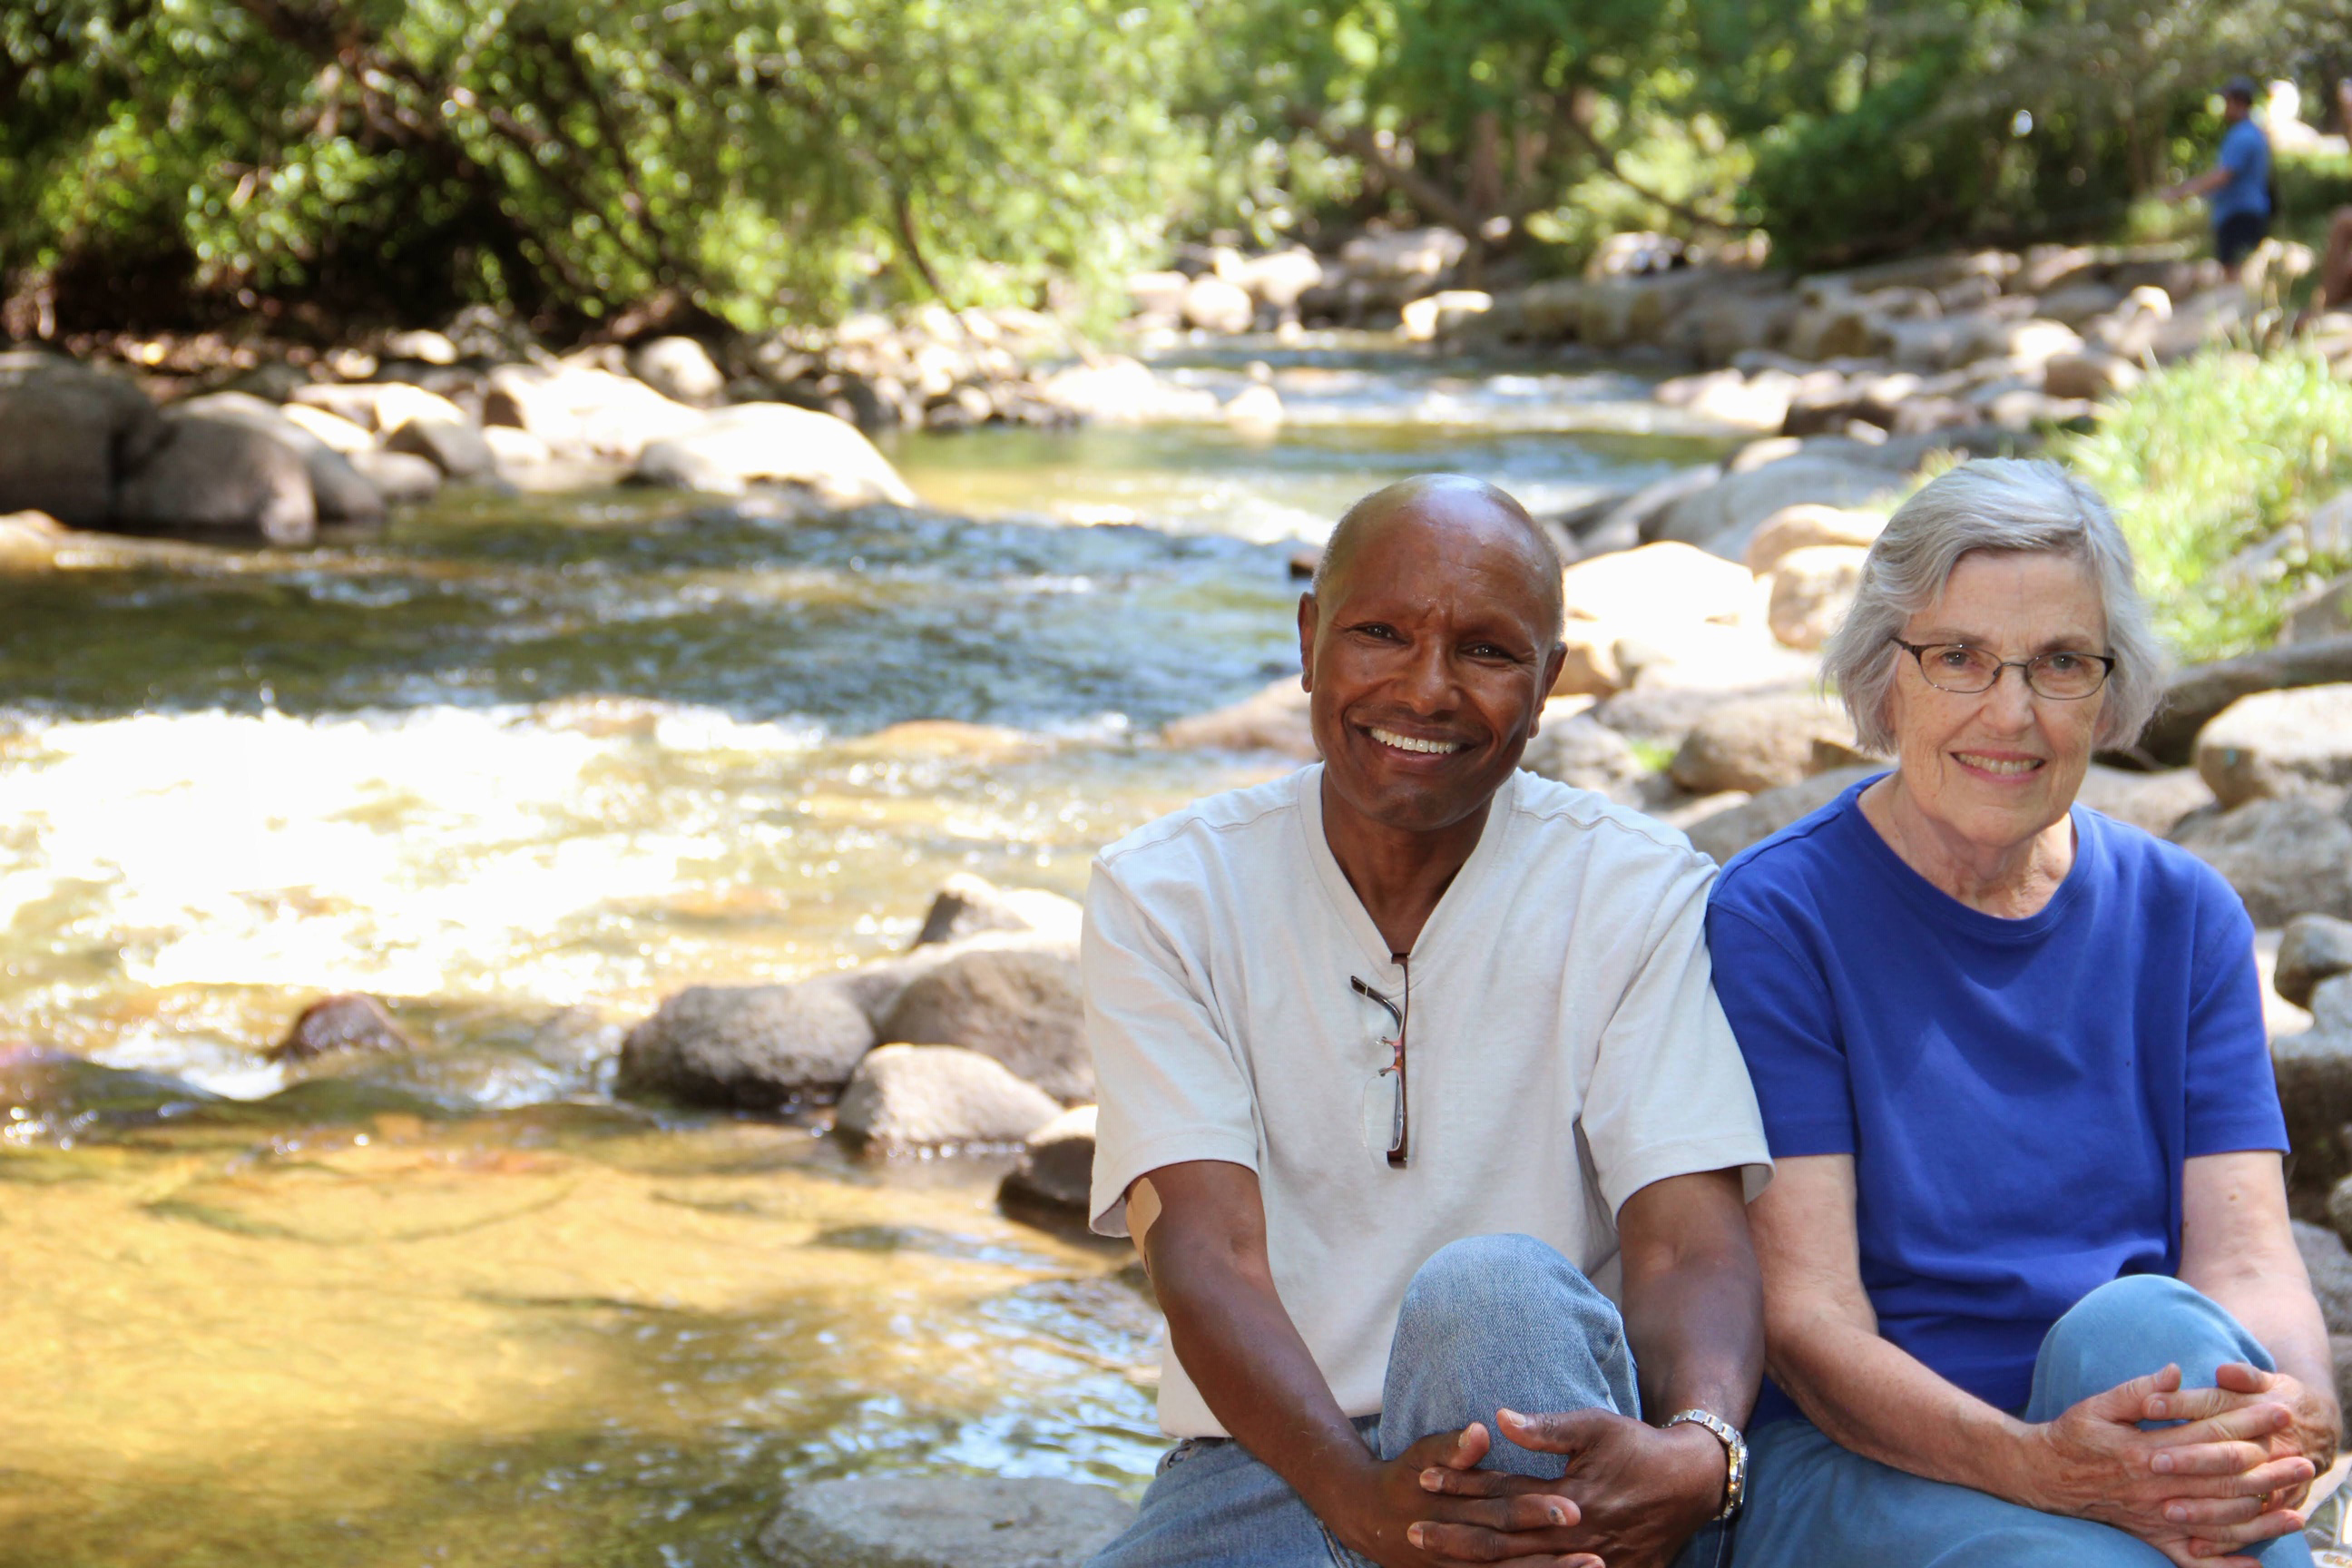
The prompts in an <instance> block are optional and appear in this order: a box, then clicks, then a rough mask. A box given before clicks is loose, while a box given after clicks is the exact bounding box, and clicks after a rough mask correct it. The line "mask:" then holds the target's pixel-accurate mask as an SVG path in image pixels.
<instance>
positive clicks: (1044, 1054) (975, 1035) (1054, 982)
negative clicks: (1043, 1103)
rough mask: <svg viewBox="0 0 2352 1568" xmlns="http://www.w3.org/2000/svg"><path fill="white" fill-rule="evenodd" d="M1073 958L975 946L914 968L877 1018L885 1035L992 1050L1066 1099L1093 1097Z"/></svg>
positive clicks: (985, 1052) (990, 1053)
mask: <svg viewBox="0 0 2352 1568" xmlns="http://www.w3.org/2000/svg"><path fill="white" fill-rule="evenodd" d="M1084 1024H1085V1016H1084V1008H1083V1006H1082V1005H1081V1003H1080V1000H1079V991H1078V965H1077V961H1076V959H1075V958H1074V957H1069V956H1066V955H1064V954H1061V953H1056V952H1040V951H1035V950H1026V949H1022V948H1013V947H972V948H968V949H966V950H965V951H963V952H959V953H956V954H955V955H954V956H952V957H950V958H949V959H948V960H947V961H946V962H944V963H940V964H939V965H938V966H937V967H935V968H933V969H931V970H929V972H927V973H923V974H919V975H918V976H916V977H915V979H914V980H913V981H912V982H910V983H909V984H908V986H907V988H906V990H905V991H903V992H902V993H900V994H899V996H898V1002H897V1003H896V1005H893V1006H892V1007H891V1009H890V1012H889V1015H888V1016H887V1017H885V1018H884V1019H883V1021H882V1026H881V1029H880V1031H879V1033H880V1036H881V1037H882V1039H884V1040H885V1041H889V1042H894V1043H895V1042H905V1043H907V1044H911V1045H942V1046H963V1047H968V1048H969V1049H971V1050H975V1051H978V1052H980V1053H981V1054H982V1055H983V1056H989V1057H993V1058H996V1059H997V1060H998V1061H1000V1062H1002V1063H1003V1064H1004V1065H1005V1066H1006V1067H1008V1068H1012V1069H1013V1072H1014V1073H1015V1074H1016V1075H1018V1076H1019V1077H1021V1078H1024V1079H1028V1080H1029V1081H1030V1082H1031V1083H1034V1084H1035V1085H1036V1086H1037V1087H1038V1088H1040V1089H1044V1090H1045V1092H1046V1093H1048V1094H1050V1095H1052V1096H1053V1097H1054V1098H1055V1099H1056V1100H1060V1101H1061V1102H1062V1103H1063V1104H1065V1105H1076V1104H1078V1103H1080V1102H1082V1101H1086V1100H1093V1099H1094V1097H1095V1068H1094V1059H1093V1058H1092V1057H1091V1056H1090V1055H1088V1053H1087V1043H1086V1037H1085V1030H1084Z"/></svg>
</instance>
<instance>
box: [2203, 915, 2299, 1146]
mask: <svg viewBox="0 0 2352 1568" xmlns="http://www.w3.org/2000/svg"><path fill="white" fill-rule="evenodd" d="M2197 936H2198V942H2197V974H2196V980H2195V985H2196V994H2194V995H2192V996H2191V997H2190V998H2189V1085H2188V1089H2189V1125H2188V1139H2187V1142H2186V1146H2185V1152H2186V1154H2187V1157H2188V1158H2189V1159H2192V1160H2193V1159H2195V1158H2197V1157H2198V1156H2199V1155H2200V1154H2228V1153H2235V1152H2239V1151H2242V1150H2247V1149H2277V1150H2280V1151H2282V1152H2284V1150H2285V1148H2286V1146H2287V1139H2286V1118H2285V1116H2284V1113H2283V1112H2282V1111H2281V1110H2280V1109H2279V1098H2278V1078H2277V1075H2276V1073H2275V1072H2274V1071H2273V1068H2272V1067H2271V1047H2270V1031H2269V1030H2268V1028H2267V1027H2266V1026H2264V1025H2263V990H2262V976H2261V974H2260V973H2259V972H2257V971H2256V969H2255V968H2254V922H2253V921H2252V920H2250V919H2248V918H2247V916H2246V911H2245V907H2244V906H2243V905H2242V904H2241V903H2240V902H2239V901H2238V898H2237V895H2236V894H2235V893H2233V892H2231V890H2230V889H2228V888H2227V887H2226V886H2224V885H2220V879H2219V877H2218V876H2216V877H2215V878H2214V879H2213V883H2212V884H2211V885H2209V886H2208V888H2207V889H2206V891H2205V895H2204V896H2203V897H2201V898H2200V899H2199V900H2198V932H2197Z"/></svg>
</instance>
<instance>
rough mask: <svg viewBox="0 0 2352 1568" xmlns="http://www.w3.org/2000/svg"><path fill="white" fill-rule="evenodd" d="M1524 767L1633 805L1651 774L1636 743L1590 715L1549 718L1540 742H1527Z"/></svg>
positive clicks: (1538, 735)
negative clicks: (1641, 785)
mask: <svg viewBox="0 0 2352 1568" xmlns="http://www.w3.org/2000/svg"><path fill="white" fill-rule="evenodd" d="M1519 766H1521V767H1523V768H1525V769H1527V770H1528V772H1529V773H1537V774H1539V775H1541V776H1542V777H1544V778H1548V779H1557V780H1559V782H1560V783H1561V784H1572V785H1574V786H1575V787H1576V788H1578V789H1589V790H1593V791H1596V792H1598V793H1599V794H1601V795H1607V796H1608V797H1609V798H1610V799H1612V800H1615V801H1619V802H1622V803H1625V804H1628V805H1630V804H1632V802H1633V799H1634V797H1635V795H1636V793H1637V786H1638V785H1639V784H1641V782H1642V780H1643V779H1644V778H1646V777H1648V776H1649V773H1650V770H1649V769H1648V768H1647V767H1644V766H1643V763H1642V757H1641V753H1640V752H1636V751H1634V750H1633V742H1630V741H1628V740H1626V739H1625V737H1624V736H1623V735H1622V733H1620V732H1619V731H1615V730H1612V729H1611V728H1609V726H1608V725H1606V724H1603V723H1601V721H1599V720H1597V719H1595V718H1593V717H1592V716H1591V714H1589V713H1578V714H1575V715H1573V716H1571V717H1569V718H1565V719H1553V718H1549V717H1547V718H1546V719H1545V720H1544V721H1543V724H1542V727H1541V728H1539V729H1538V731H1536V737H1535V739H1534V740H1532V741H1529V742H1528V749H1527V751H1526V752H1524V753H1523V754H1522V755H1521V756H1520V758H1519Z"/></svg>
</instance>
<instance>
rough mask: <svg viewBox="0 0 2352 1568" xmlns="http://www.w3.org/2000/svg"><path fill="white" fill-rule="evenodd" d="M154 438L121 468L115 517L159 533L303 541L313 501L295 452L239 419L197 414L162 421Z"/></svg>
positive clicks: (314, 525) (310, 536) (315, 518)
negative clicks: (141, 456)
mask: <svg viewBox="0 0 2352 1568" xmlns="http://www.w3.org/2000/svg"><path fill="white" fill-rule="evenodd" d="M163 426H164V437H163V442H162V444H161V445H159V446H158V447H155V448H154V450H152V451H151V452H150V453H148V455H147V457H146V458H145V460H144V461H142V462H141V463H140V464H139V465H138V466H137V467H136V468H132V469H131V471H130V472H129V473H128V474H126V475H124V476H123V478H122V479H121V485H120V487H119V488H118V489H117V491H116V494H115V503H114V510H115V521H118V522H121V523H123V524H125V525H127V526H130V527H133V528H143V529H156V530H160V531H165V532H183V531H194V532H226V533H235V534H242V535H250V536H252V537H255V538H258V539H259V540H261V541H262V542H265V543H269V544H279V545H295V544H308V543H310V542H311V541H312V540H314V539H316V538H317V537H318V534H319V509H318V503H317V501H316V500H315V499H314V498H313V496H312V493H311V489H310V469H309V467H308V465H306V464H305V463H304V462H303V460H302V458H301V456H300V455H299V453H297V452H296V451H295V450H294V449H293V448H292V447H289V446H288V445H286V444H285V443H284V442H283V441H280V440H278V438H277V437H273V436H268V435H264V434H263V433H262V432H261V431H259V430H256V429H254V428H253V427H252V426H247V425H240V424H236V423H233V422H231V421H229V420H226V419H217V418H212V417H208V416H205V415H201V414H175V415H172V416H167V417H166V418H165V419H164V421H163Z"/></svg>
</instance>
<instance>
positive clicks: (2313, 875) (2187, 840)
mask: <svg viewBox="0 0 2352 1568" xmlns="http://www.w3.org/2000/svg"><path fill="white" fill-rule="evenodd" d="M2172 841H2173V842H2174V843H2176V844H2178V845H2179V846H2180V847H2183V848H2184V849H2187V850H2188V851H2189V853H2191V854H2193V855H2195V856H2196V857H2197V858H2199V859H2200V860H2203V861H2204V862H2205V863H2206V864H2208V865H2210V866H2211V867H2212V868H2214V869H2215V870H2217V871H2219V872H2221V875H2222V876H2224V877H2226V878H2228V879H2229V881H2230V885H2231V887H2233V888H2235V889H2238V896H2239V897H2240V898H2241V899H2243V900H2245V901H2246V912H2247V913H2248V914H2249V915H2251V916H2252V917H2253V921H2254V924H2256V925H2257V926H2275V925H2284V924H2285V923H2286V922H2287V921H2290V920H2293V919H2294V917H2295V916H2297V915H2300V914H2312V913H2317V914H2324V915H2334V916H2336V918H2338V919H2339V920H2352V824H2347V822H2346V821H2345V819H2344V817H2343V816H2342V815H2341V814H2340V813H2338V812H2334V811H2330V810H2328V809H2327V807H2326V806H2325V805H2321V804H2320V803H2319V802H2317V801H2315V800H2311V799H2308V798H2306V797H2305V796H2302V795H2290V796H2288V797H2286V798H2284V799H2283V800H2250V801H2248V802H2246V804H2245V805H2242V806H2239V807H2238V808H2237V809H2236V810H2234V811H2225V812H2216V813H2211V814H2208V813H2203V812H2199V813H2194V814H2192V815H2190V816H2189V817H2188V818H2187V819H2186V820H2184V821H2183V822H2182V823H2181V824H2180V826H2178V827H2176V828H2174V829H2173V831H2172Z"/></svg>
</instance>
